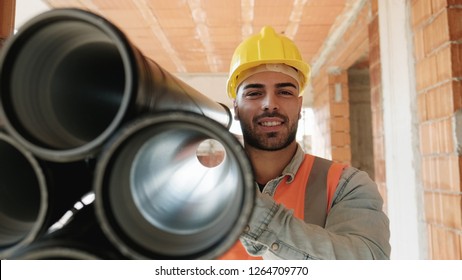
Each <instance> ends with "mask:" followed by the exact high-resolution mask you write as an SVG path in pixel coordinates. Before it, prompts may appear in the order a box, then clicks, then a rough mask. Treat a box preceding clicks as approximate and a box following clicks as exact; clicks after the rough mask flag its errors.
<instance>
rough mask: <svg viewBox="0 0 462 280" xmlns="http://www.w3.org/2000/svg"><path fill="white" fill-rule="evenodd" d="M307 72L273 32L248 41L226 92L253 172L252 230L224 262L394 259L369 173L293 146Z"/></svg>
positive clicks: (237, 57) (238, 54)
mask: <svg viewBox="0 0 462 280" xmlns="http://www.w3.org/2000/svg"><path fill="white" fill-rule="evenodd" d="M309 73H310V67H309V65H308V64H307V63H305V62H303V60H302V58H301V55H300V52H299V50H298V48H297V46H296V45H295V44H294V42H293V41H291V40H290V39H289V38H287V37H286V36H284V35H281V34H277V33H276V32H275V31H274V29H273V28H271V27H264V28H263V29H262V30H261V31H260V33H259V34H256V35H254V36H251V37H249V38H248V39H246V40H245V41H243V42H242V43H241V44H240V45H239V46H238V47H237V48H236V50H235V52H234V55H233V57H232V61H231V67H230V73H229V79H228V84H227V91H228V94H229V96H230V97H231V98H232V99H233V101H234V112H235V119H236V120H238V121H239V122H240V124H241V128H242V133H243V139H244V147H245V151H246V152H247V155H248V157H249V159H250V161H251V163H252V166H253V169H254V176H255V180H256V192H257V197H256V202H255V205H254V210H253V213H252V215H251V217H250V220H249V223H248V226H247V227H246V228H245V229H244V232H243V233H242V234H241V237H240V240H238V242H237V243H236V244H235V246H234V247H233V248H232V249H230V250H229V251H228V252H227V253H226V254H224V255H223V256H222V257H221V259H252V258H254V257H256V258H260V259H261V258H263V259H389V257H390V250H391V248H390V245H389V237H390V231H389V220H388V218H387V216H386V215H385V213H384V212H383V211H382V206H383V199H382V197H381V196H380V194H379V192H378V189H377V186H376V184H375V183H374V182H373V181H372V180H371V179H370V178H369V176H368V175H367V173H365V172H363V171H359V170H358V169H356V168H353V167H347V166H345V165H342V164H338V163H334V162H332V161H329V160H327V159H323V158H319V157H315V156H313V155H310V154H305V153H304V151H303V150H302V149H301V147H300V146H299V144H298V143H297V142H296V132H297V124H298V120H299V119H300V116H301V109H302V96H301V95H302V93H303V89H304V87H305V86H306V84H307V83H308V81H309Z"/></svg>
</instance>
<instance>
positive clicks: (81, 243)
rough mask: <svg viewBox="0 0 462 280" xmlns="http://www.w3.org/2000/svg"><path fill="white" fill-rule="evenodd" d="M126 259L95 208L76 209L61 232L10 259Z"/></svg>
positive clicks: (52, 234) (54, 232) (91, 205)
mask: <svg viewBox="0 0 462 280" xmlns="http://www.w3.org/2000/svg"><path fill="white" fill-rule="evenodd" d="M124 258H125V257H124V256H123V255H122V254H120V252H119V251H118V250H117V249H116V248H115V247H114V246H113V245H112V244H111V243H110V242H109V240H108V239H107V238H106V236H105V235H104V234H103V232H102V231H101V228H100V227H99V225H98V222H97V220H96V217H95V214H94V208H93V204H88V205H85V206H83V207H82V208H81V209H75V211H74V213H73V214H72V216H70V217H69V220H68V221H66V222H65V224H64V225H62V227H61V228H59V229H57V230H56V231H53V232H51V233H48V234H46V235H44V236H42V237H41V238H40V239H38V240H37V241H36V242H34V243H32V244H30V245H29V246H25V247H21V248H19V249H18V250H16V251H15V252H14V253H13V254H12V255H11V256H10V257H9V259H21V260H101V259H103V260H113V259H117V260H119V259H124Z"/></svg>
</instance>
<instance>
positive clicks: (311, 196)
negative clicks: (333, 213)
mask: <svg viewBox="0 0 462 280" xmlns="http://www.w3.org/2000/svg"><path fill="white" fill-rule="evenodd" d="M345 167H346V165H343V164H339V163H334V162H332V161H330V160H327V159H324V158H320V157H315V159H314V163H313V167H312V168H311V172H310V176H309V178H308V182H307V185H306V188H305V191H306V193H305V198H306V200H305V207H304V211H305V214H304V221H305V222H307V223H310V224H315V225H318V226H321V227H324V226H325V224H326V218H327V214H328V213H329V210H330V207H331V202H332V198H333V196H334V194H335V190H336V188H337V185H338V182H339V180H340V176H341V175H342V172H343V170H344V169H345Z"/></svg>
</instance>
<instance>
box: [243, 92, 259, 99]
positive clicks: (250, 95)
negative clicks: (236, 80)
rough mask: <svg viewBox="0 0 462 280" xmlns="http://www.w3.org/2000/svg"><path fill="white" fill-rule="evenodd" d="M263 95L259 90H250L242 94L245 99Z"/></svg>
mask: <svg viewBox="0 0 462 280" xmlns="http://www.w3.org/2000/svg"><path fill="white" fill-rule="evenodd" d="M262 94H263V93H262V92H261V91H259V90H252V91H248V92H245V93H244V96H245V97H247V98H256V97H259V96H261V95H262Z"/></svg>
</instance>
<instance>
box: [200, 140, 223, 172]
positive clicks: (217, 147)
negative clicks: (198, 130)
mask: <svg viewBox="0 0 462 280" xmlns="http://www.w3.org/2000/svg"><path fill="white" fill-rule="evenodd" d="M225 154H226V151H225V147H223V145H222V144H221V143H220V142H219V141H217V140H215V139H207V140H204V141H202V142H201V143H200V144H199V146H198V147H197V149H196V156H197V160H199V162H200V163H201V164H202V165H203V166H204V167H208V168H213V167H217V166H218V165H220V164H221V163H222V162H223V160H224V157H225Z"/></svg>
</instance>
